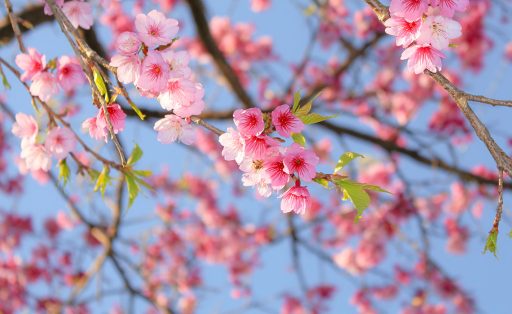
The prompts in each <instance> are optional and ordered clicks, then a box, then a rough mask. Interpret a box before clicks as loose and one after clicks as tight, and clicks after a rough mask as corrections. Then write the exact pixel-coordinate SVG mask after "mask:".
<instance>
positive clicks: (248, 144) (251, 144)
mask: <svg viewBox="0 0 512 314" xmlns="http://www.w3.org/2000/svg"><path fill="white" fill-rule="evenodd" d="M240 133H242V132H240ZM244 140H245V155H246V156H248V157H250V158H254V159H263V158H265V157H267V156H266V154H267V152H268V151H269V150H271V149H272V148H275V147H278V146H279V142H278V141H276V140H275V139H273V138H271V137H269V136H267V135H254V136H249V137H244Z"/></svg>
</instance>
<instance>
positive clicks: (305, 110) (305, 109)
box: [294, 91, 321, 118]
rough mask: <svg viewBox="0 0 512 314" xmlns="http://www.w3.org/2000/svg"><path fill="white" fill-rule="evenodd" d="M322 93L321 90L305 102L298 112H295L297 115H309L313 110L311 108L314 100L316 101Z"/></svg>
mask: <svg viewBox="0 0 512 314" xmlns="http://www.w3.org/2000/svg"><path fill="white" fill-rule="evenodd" d="M320 93H321V91H319V92H317V93H316V94H314V95H313V96H312V97H311V99H310V100H309V101H308V102H307V103H305V104H304V105H303V106H302V107H300V108H299V109H298V110H297V111H296V112H294V113H295V115H296V116H297V117H299V118H300V117H303V116H305V115H307V114H308V113H309V112H310V111H311V108H312V107H313V101H315V99H316V98H317V97H318V96H319V95H320Z"/></svg>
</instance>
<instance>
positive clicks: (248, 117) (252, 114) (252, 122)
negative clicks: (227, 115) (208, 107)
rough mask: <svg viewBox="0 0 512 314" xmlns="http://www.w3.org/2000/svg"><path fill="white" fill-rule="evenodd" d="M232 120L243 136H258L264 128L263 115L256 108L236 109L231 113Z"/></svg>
mask: <svg viewBox="0 0 512 314" xmlns="http://www.w3.org/2000/svg"><path fill="white" fill-rule="evenodd" d="M233 118H234V121H235V125H236V126H237V128H238V131H240V134H242V135H243V136H253V135H260V134H261V132H263V129H264V128H265V123H264V122H263V115H262V113H261V110H260V109H258V108H250V109H237V110H235V112H234V113H233Z"/></svg>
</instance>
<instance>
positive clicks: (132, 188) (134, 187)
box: [125, 173, 139, 207]
mask: <svg viewBox="0 0 512 314" xmlns="http://www.w3.org/2000/svg"><path fill="white" fill-rule="evenodd" d="M125 178H126V185H127V186H128V207H132V205H133V202H134V201H135V199H136V198H137V195H138V194H139V185H138V184H137V182H136V178H135V177H134V176H133V175H132V174H130V173H125Z"/></svg>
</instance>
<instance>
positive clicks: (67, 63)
mask: <svg viewBox="0 0 512 314" xmlns="http://www.w3.org/2000/svg"><path fill="white" fill-rule="evenodd" d="M57 79H58V80H59V84H60V86H61V87H62V89H64V90H65V91H67V92H69V91H71V90H73V89H74V88H76V86H77V85H79V84H82V83H83V82H84V79H85V77H84V73H83V71H82V67H81V66H80V64H79V63H78V61H77V60H76V59H75V58H70V57H68V56H63V57H60V58H59V61H58V63H57Z"/></svg>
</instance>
